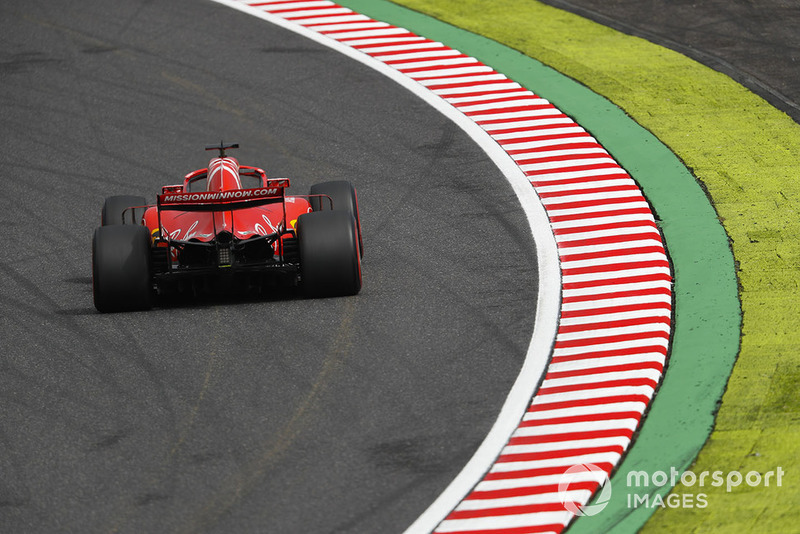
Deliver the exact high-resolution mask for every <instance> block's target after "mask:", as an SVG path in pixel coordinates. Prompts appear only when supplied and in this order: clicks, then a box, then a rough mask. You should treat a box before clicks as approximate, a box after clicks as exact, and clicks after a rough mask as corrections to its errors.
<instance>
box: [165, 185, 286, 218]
mask: <svg viewBox="0 0 800 534" xmlns="http://www.w3.org/2000/svg"><path fill="white" fill-rule="evenodd" d="M288 186H289V180H287V179H285V178H272V179H267V180H266V181H265V186H264V187H256V188H252V189H234V190H230V191H197V192H194V193H191V192H186V191H184V190H183V187H182V186H175V187H174V189H172V188H171V186H167V187H164V188H163V190H162V194H160V195H158V201H157V206H158V209H159V211H161V210H180V211H232V210H238V209H243V208H252V207H255V206H261V205H264V204H270V203H273V202H282V201H283V199H284V193H285V191H286V187H288Z"/></svg>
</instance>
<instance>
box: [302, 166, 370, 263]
mask: <svg viewBox="0 0 800 534" xmlns="http://www.w3.org/2000/svg"><path fill="white" fill-rule="evenodd" d="M311 195H325V196H328V197H330V199H331V200H328V199H327V198H324V197H321V196H312V197H311V199H310V200H311V209H313V210H314V211H324V210H329V209H331V202H333V209H334V210H336V211H346V212H347V213H349V214H350V215H352V216H353V219H355V221H356V230H357V231H358V249H359V254H361V256H364V241H363V239H362V238H361V217H360V216H359V213H358V195H357V194H356V188H355V187H353V184H351V183H350V182H348V181H345V180H340V181H336V182H323V183H321V184H315V185H312V186H311Z"/></svg>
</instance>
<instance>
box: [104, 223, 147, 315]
mask: <svg viewBox="0 0 800 534" xmlns="http://www.w3.org/2000/svg"><path fill="white" fill-rule="evenodd" d="M92 289H93V294H94V305H95V308H97V310H98V311H101V312H119V311H133V310H146V309H149V308H151V307H152V306H153V282H152V268H151V265H150V233H149V232H148V230H147V228H146V227H144V226H133V225H110V226H101V227H99V228H97V229H96V230H95V232H94V238H93V239H92Z"/></svg>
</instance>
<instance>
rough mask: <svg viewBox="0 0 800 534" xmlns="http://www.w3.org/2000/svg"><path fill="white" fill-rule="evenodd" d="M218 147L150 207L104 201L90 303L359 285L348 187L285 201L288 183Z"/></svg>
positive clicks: (318, 188)
mask: <svg viewBox="0 0 800 534" xmlns="http://www.w3.org/2000/svg"><path fill="white" fill-rule="evenodd" d="M238 146H239V145H237V144H224V143H220V144H219V145H213V146H208V147H206V150H218V151H219V157H216V158H213V159H212V160H211V162H210V163H209V165H208V168H205V169H199V170H197V171H194V172H192V173H189V174H187V175H186V176H185V177H184V180H183V184H180V185H168V186H164V187H163V188H162V190H161V194H160V195H158V198H157V202H156V204H155V205H147V202H146V201H145V199H144V198H142V197H136V196H127V195H125V196H114V197H110V198H108V199H106V201H105V204H104V206H103V211H102V215H101V224H102V226H100V227H99V228H97V230H95V233H94V239H93V240H92V286H93V292H94V305H95V307H96V308H97V309H98V310H99V311H101V312H114V311H128V310H145V309H149V308H151V307H152V306H153V305H154V304H155V302H156V299H157V298H158V297H161V296H165V295H169V294H181V293H192V294H197V293H202V292H230V291H244V292H248V293H249V292H260V293H263V292H265V291H269V290H270V289H272V288H276V287H298V288H300V289H301V290H302V291H303V292H304V293H305V294H306V295H307V296H311V297H327V296H342V295H355V294H356V293H358V292H359V291H360V289H361V255H362V248H361V244H362V239H361V224H360V219H359V214H358V199H357V197H356V190H355V188H354V187H353V186H352V184H350V182H345V181H337V182H325V183H321V184H317V185H314V186H312V187H311V191H310V194H308V195H287V193H286V188H287V187H288V186H289V180H288V179H286V178H267V176H266V174H265V173H264V171H263V170H262V169H259V168H257V167H247V166H244V165H239V162H238V161H237V160H236V159H235V158H232V157H230V156H227V155H226V154H225V151H226V150H228V149H231V148H238Z"/></svg>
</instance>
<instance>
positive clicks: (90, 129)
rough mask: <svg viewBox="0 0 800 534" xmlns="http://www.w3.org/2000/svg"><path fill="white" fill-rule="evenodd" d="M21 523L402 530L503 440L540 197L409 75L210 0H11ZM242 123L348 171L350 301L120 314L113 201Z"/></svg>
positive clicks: (7, 132) (8, 197) (9, 179)
mask: <svg viewBox="0 0 800 534" xmlns="http://www.w3.org/2000/svg"><path fill="white" fill-rule="evenodd" d="M0 30H1V31H0V36H2V37H0V41H1V42H2V47H0V77H1V78H0V79H2V83H0V95H2V96H0V102H2V104H0V106H2V107H1V108H0V109H2V112H1V113H2V119H3V125H4V126H3V128H2V130H0V146H2V154H1V155H0V162H1V165H0V167H1V168H2V169H3V170H2V190H3V193H2V195H0V214H1V215H0V220H1V221H2V223H3V227H4V228H5V229H6V232H5V236H6V243H5V245H6V247H5V248H6V251H7V253H6V255H5V256H4V258H3V259H2V260H0V273H1V274H2V276H0V413H2V418H0V473H2V477H0V532H54V531H58V532H392V531H402V530H403V529H404V528H405V527H407V526H408V525H409V524H410V523H411V522H413V521H414V519H416V517H417V516H418V515H419V514H420V513H421V512H422V511H423V510H424V509H425V508H426V507H427V506H428V505H429V504H430V503H431V502H432V501H433V500H434V499H435V498H436V497H437V496H438V495H439V493H440V492H441V491H442V490H443V489H444V488H445V487H446V486H447V484H449V482H450V481H451V480H452V479H453V478H454V477H455V475H456V474H457V473H458V472H459V471H460V469H461V468H462V467H463V465H464V464H465V463H466V461H467V460H468V459H469V458H470V457H471V456H472V454H473V452H474V451H475V449H476V448H477V446H478V445H479V444H480V442H481V441H482V440H483V438H484V437H485V435H486V433H487V432H488V430H489V428H490V427H491V425H492V423H493V422H494V419H495V417H496V415H497V413H498V412H499V409H500V407H501V405H502V402H503V401H504V399H505V395H506V394H507V392H508V390H509V389H510V387H511V384H512V383H513V381H514V379H515V378H516V375H517V373H518V372H519V369H520V366H521V363H522V360H523V358H524V356H525V353H526V351H527V347H528V343H529V341H530V336H531V331H532V326H533V317H534V315H535V302H536V286H537V281H536V266H535V252H534V250H533V242H532V239H531V237H530V231H529V230H528V229H527V228H526V220H525V218H524V215H523V213H522V210H521V208H520V207H519V204H518V202H517V201H516V197H515V196H514V194H513V192H512V190H511V188H510V186H508V185H507V183H506V182H505V180H504V178H503V177H502V176H501V174H500V172H499V171H498V170H497V169H496V168H494V167H493V165H492V164H491V162H490V161H489V160H488V158H487V157H486V156H485V155H484V154H483V153H482V152H481V151H480V149H478V147H477V146H475V145H474V143H473V142H472V141H470V140H469V139H468V138H467V137H466V136H465V135H464V134H462V133H461V131H460V130H458V129H457V128H456V127H455V126H454V125H453V124H452V123H450V122H449V121H448V120H446V119H444V118H443V117H442V116H440V115H439V114H438V113H436V112H435V111H433V110H432V109H431V108H429V107H428V106H427V105H425V104H423V103H421V102H419V101H418V100H417V99H416V98H415V97H413V95H411V94H410V93H407V92H406V91H405V90H403V89H401V88H399V87H397V86H395V85H394V84H393V83H392V82H390V81H388V80H386V79H384V78H382V77H381V76H380V75H378V74H377V73H374V72H373V71H371V70H369V69H368V68H366V67H364V66H362V65H361V64H358V63H356V62H354V61H352V60H349V59H347V58H344V57H341V56H340V55H338V54H336V53H334V52H331V51H329V50H327V49H325V48H323V47H321V46H318V45H316V44H314V43H312V42H310V41H308V40H306V39H303V38H301V37H298V36H296V35H294V34H292V33H289V32H286V31H283V30H280V29H279V28H276V27H273V26H271V25H269V24H267V23H265V22H263V21H260V20H256V19H254V18H252V17H249V16H247V15H244V14H241V13H238V12H236V11H234V10H231V9H228V8H225V7H222V6H218V5H215V4H212V3H210V2H200V1H193V0H175V1H170V2H158V3H155V2H148V1H144V0H143V1H137V0H114V1H107V0H104V1H100V0H85V1H83V2H80V3H70V5H69V6H67V5H66V3H64V2H59V1H57V0H47V1H29V0H25V1H23V0H12V1H6V2H3V4H2V7H0ZM220 139H224V140H225V141H238V142H239V143H241V144H242V149H241V150H240V151H239V153H238V154H237V156H238V157H239V158H240V161H242V163H243V164H255V165H259V166H263V167H264V168H265V169H266V170H267V172H268V174H270V175H272V176H288V177H290V178H292V179H294V180H295V181H294V186H295V188H296V189H295V190H298V191H305V190H307V188H308V187H309V186H310V185H311V184H312V183H314V182H317V181H324V180H336V179H350V180H352V181H353V182H354V183H355V184H356V186H357V188H358V190H359V198H360V204H361V215H362V223H363V229H364V236H365V237H364V241H365V255H364V265H363V269H364V271H363V274H364V289H363V290H362V292H361V294H359V295H358V296H357V297H354V298H344V299H327V300H304V299H295V298H276V299H273V300H265V301H241V300H240V301H215V300H201V301H197V302H189V303H186V304H184V305H180V306H174V307H170V308H166V309H156V310H153V311H151V312H147V313H130V314H112V315H101V314H98V313H96V312H95V310H94V308H93V307H92V301H91V266H90V242H91V235H92V231H93V229H94V227H95V226H96V225H97V224H98V220H99V209H100V207H101V205H102V201H103V198H104V197H106V196H110V195H113V194H124V193H127V194H142V195H146V196H147V197H148V198H149V199H151V200H152V199H153V198H154V195H155V193H156V192H157V191H158V188H159V187H160V186H161V185H163V184H168V183H176V182H180V180H181V177H182V176H183V174H185V173H186V172H188V171H190V170H193V169H195V168H198V167H203V166H205V165H206V163H207V161H208V158H209V155H208V154H207V153H205V152H203V150H202V148H203V146H204V145H205V144H207V143H211V142H215V141H219V140H220Z"/></svg>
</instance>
